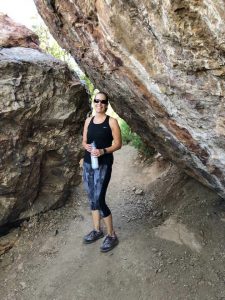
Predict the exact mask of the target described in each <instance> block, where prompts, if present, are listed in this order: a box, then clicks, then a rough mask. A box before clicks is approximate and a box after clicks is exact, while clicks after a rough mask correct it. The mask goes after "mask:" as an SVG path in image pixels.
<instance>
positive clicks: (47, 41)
mask: <svg viewBox="0 0 225 300" xmlns="http://www.w3.org/2000/svg"><path fill="white" fill-rule="evenodd" d="M33 30H34V32H35V33H36V34H37V35H38V37H39V41H40V48H41V49H43V50H44V51H45V52H47V53H49V54H51V55H52V56H54V57H55V58H58V59H60V60H62V61H64V62H67V63H68V62H69V61H70V55H69V54H68V53H67V52H66V50H64V49H62V48H61V47H60V46H59V45H58V43H57V42H56V40H55V39H54V38H53V37H52V35H51V34H50V32H49V30H48V28H47V27H46V26H44V25H39V26H37V25H34V26H33Z"/></svg>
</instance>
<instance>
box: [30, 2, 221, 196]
mask: <svg viewBox="0 0 225 300" xmlns="http://www.w3.org/2000/svg"><path fill="white" fill-rule="evenodd" d="M35 3H36V6H37V8H38V10H39V12H40V14H41V15H42V17H43V19H44V20H45V22H46V24H47V25H48V27H49V29H50V31H51V32H52V34H53V35H54V37H55V38H56V39H57V40H58V42H59V43H60V44H61V46H63V47H64V48H66V49H67V50H68V51H69V52H70V53H71V54H72V55H73V56H74V57H75V59H76V61H77V62H78V64H79V65H80V66H81V68H82V69H83V70H84V71H85V72H86V73H87V75H88V76H89V77H90V79H91V80H92V81H93V82H94V84H95V85H96V86H97V87H98V88H99V89H101V90H104V91H106V92H108V93H109V94H110V99H111V103H112V105H113V107H114V108H115V110H116V111H117V112H118V113H119V114H120V115H121V116H122V117H123V118H124V119H125V120H126V121H127V122H128V123H129V124H130V125H131V126H132V128H133V129H134V130H135V131H136V132H137V133H139V134H140V135H141V136H142V138H143V139H144V140H145V141H146V142H148V143H149V144H150V145H152V146H154V147H155V148H156V149H157V150H158V151H159V152H161V153H162V154H163V156H166V157H168V158H170V159H171V160H172V161H173V162H174V163H176V164H177V165H178V166H180V167H181V168H182V169H183V170H185V171H186V172H187V173H188V174H190V175H191V176H193V177H195V178H196V179H197V180H199V181H200V182H202V183H203V184H205V185H207V186H209V187H211V188H212V189H214V190H215V191H216V192H217V193H218V194H219V195H220V196H221V197H223V198H225V151H224V149H225V101H224V95H225V87H224V78H225V66H224V64H225V43H224V34H225V8H224V2H223V1H222V0H221V1H220V0H219V1H208V0H202V1H196V0H188V1H187V0H184V1H178V0H167V1H153V0H131V1H125V0H123V1H116V0H97V1H94V0H76V1H75V0H70V1H69V0H60V1H59V0H54V1H44V0H35Z"/></svg>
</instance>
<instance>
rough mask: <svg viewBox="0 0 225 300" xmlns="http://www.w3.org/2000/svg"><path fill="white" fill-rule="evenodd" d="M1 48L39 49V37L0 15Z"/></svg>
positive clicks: (5, 16)
mask: <svg viewBox="0 0 225 300" xmlns="http://www.w3.org/2000/svg"><path fill="white" fill-rule="evenodd" d="M0 28H1V30H0V47H2V48H10V47H25V48H33V49H39V47H38V45H39V40H38V36H37V35H36V34H35V33H34V32H32V31H31V30H29V29H27V28H26V27H25V26H23V25H21V24H18V23H16V22H14V21H13V20H12V19H10V18H9V17H8V16H7V15H5V14H2V13H0ZM39 50H40V49H39Z"/></svg>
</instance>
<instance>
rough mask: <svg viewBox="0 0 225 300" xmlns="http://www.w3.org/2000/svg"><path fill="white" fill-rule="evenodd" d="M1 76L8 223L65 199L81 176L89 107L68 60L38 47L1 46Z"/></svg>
mask: <svg viewBox="0 0 225 300" xmlns="http://www.w3.org/2000/svg"><path fill="white" fill-rule="evenodd" d="M1 26H2V25H1ZM23 29H24V28H23V27H22V30H23ZM28 40H29V39H28ZM16 44H17V43H16ZM22 46H23V42H22ZM0 78H1V80H0V86H1V87H0V88H1V93H0V116H1V118H0V225H3V224H5V223H8V222H14V221H16V220H19V219H23V218H26V217H28V216H31V215H34V214H37V213H39V212H41V211H46V210H48V209H50V208H57V207H59V206H61V205H62V204H64V202H65V201H66V199H67V198H68V196H69V194H70V191H71V188H72V187H74V186H75V185H77V184H78V183H79V182H80V175H79V160H80V158H81V155H82V151H81V133H82V127H83V120H84V119H85V116H86V114H87V112H88V110H89V107H88V95H87V94H86V92H85V89H84V88H83V87H82V86H81V84H80V82H79V80H78V78H77V77H76V76H75V75H74V74H73V73H72V72H71V71H70V70H69V69H68V67H67V65H66V64H64V63H62V62H60V61H59V60H57V59H55V58H53V57H52V56H50V55H47V54H44V53H41V52H40V51H38V50H36V49H30V48H22V47H12V48H2V49H1V50H0Z"/></svg>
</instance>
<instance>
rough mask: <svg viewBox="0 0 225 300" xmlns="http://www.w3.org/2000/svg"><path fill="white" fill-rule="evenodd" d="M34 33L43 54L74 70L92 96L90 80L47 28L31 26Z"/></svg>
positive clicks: (92, 90)
mask: <svg viewBox="0 0 225 300" xmlns="http://www.w3.org/2000/svg"><path fill="white" fill-rule="evenodd" d="M33 30H34V32H35V33H36V34H37V35H38V37H39V41H40V48H41V49H43V50H44V52H46V53H49V54H51V55H52V56H54V57H55V58H57V59H59V60H62V61H63V62H65V63H67V64H68V66H69V67H70V69H72V70H74V71H75V72H76V73H77V75H78V76H79V78H80V80H81V82H82V83H83V84H84V85H85V86H86V89H87V92H88V93H89V94H90V95H91V98H92V96H93V94H94V90H95V88H94V85H93V84H92V82H91V81H90V79H89V78H88V77H87V76H86V75H85V74H84V73H83V72H82V71H81V69H80V68H79V66H78V65H77V63H76V62H75V61H74V59H73V58H72V56H71V55H70V54H69V53H68V52H67V51H66V50H64V49H62V48H61V47H60V46H59V44H58V43H57V42H56V40H55V39H54V38H53V37H52V35H51V34H50V32H49V30H48V27H46V26H44V25H38V26H37V25H36V26H33Z"/></svg>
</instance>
